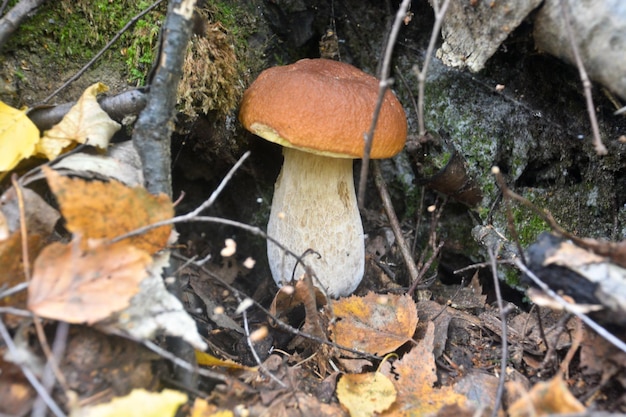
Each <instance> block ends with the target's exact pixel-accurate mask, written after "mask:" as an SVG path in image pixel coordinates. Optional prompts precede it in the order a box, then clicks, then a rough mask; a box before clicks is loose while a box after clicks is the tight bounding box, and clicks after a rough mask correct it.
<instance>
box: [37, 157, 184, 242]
mask: <svg viewBox="0 0 626 417" xmlns="http://www.w3.org/2000/svg"><path fill="white" fill-rule="evenodd" d="M43 170H44V173H45V174H46V178H47V180H48V184H49V185H50V188H51V189H52V192H53V193H54V195H55V197H56V198H57V201H58V202H59V205H60V206H61V213H63V217H64V218H65V220H66V221H67V226H66V227H67V229H68V230H69V231H70V232H72V233H74V234H79V235H80V236H81V237H83V239H84V240H83V242H84V244H86V243H87V241H88V240H89V239H112V238H115V237H117V236H120V235H123V234H125V233H127V232H130V231H132V230H135V229H137V228H139V227H143V226H147V225H149V224H152V223H156V222H158V221H161V220H166V219H170V218H171V217H172V216H173V215H174V208H173V206H172V203H171V201H170V199H169V198H168V197H167V196H166V195H164V194H159V195H157V196H154V195H152V194H150V193H149V192H148V191H147V190H146V189H145V188H143V187H135V188H130V187H127V186H125V185H123V184H121V183H119V182H117V181H110V182H101V181H85V180H83V179H80V178H68V177H65V176H63V175H60V174H59V173H57V172H56V171H54V170H52V169H50V168H46V167H44V168H43ZM171 230H172V226H170V225H167V226H161V227H157V228H155V229H151V230H149V231H147V232H145V233H143V234H142V235H139V236H134V237H131V238H128V239H127V240H126V241H127V242H128V243H130V244H131V245H132V246H135V247H137V248H139V249H142V250H144V251H146V252H148V253H149V254H154V253H155V252H157V251H159V250H161V249H163V248H164V247H165V245H166V243H167V240H168V238H169V236H170V233H171ZM84 244H83V248H84Z"/></svg>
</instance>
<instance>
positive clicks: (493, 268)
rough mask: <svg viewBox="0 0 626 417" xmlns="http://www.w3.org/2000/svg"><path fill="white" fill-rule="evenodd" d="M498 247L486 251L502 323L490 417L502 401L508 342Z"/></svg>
mask: <svg viewBox="0 0 626 417" xmlns="http://www.w3.org/2000/svg"><path fill="white" fill-rule="evenodd" d="M499 250H500V248H499V247H498V248H496V249H495V251H494V249H493V248H491V247H488V248H487V251H488V252H489V259H490V261H491V275H492V277H493V285H494V288H495V291H496V298H497V300H498V312H499V313H500V324H501V325H502V328H501V330H500V331H501V332H502V336H501V338H502V359H501V362H500V379H499V381H498V390H497V391H496V401H495V404H494V405H493V410H492V412H491V417H497V416H498V411H499V410H500V405H501V403H502V395H503V394H504V383H505V381H506V364H507V359H508V356H509V342H508V337H507V335H508V326H507V324H506V315H507V311H506V309H505V307H504V303H503V301H502V293H501V292H500V282H499V280H498V264H497V262H496V258H497V254H498V252H499Z"/></svg>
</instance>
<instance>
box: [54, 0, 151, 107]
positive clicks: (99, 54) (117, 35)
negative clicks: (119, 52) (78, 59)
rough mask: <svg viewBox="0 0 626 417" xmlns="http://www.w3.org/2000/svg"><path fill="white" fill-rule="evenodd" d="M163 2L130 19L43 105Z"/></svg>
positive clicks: (78, 76) (77, 77)
mask: <svg viewBox="0 0 626 417" xmlns="http://www.w3.org/2000/svg"><path fill="white" fill-rule="evenodd" d="M162 2H163V0H157V1H155V2H154V3H152V5H151V6H150V7H148V8H147V9H145V10H143V11H141V12H140V13H138V14H137V15H136V16H135V17H133V18H132V19H130V21H129V22H128V23H126V24H125V25H124V27H123V28H122V29H121V30H120V31H119V32H117V34H116V35H115V36H114V37H113V39H111V40H110V41H109V42H108V43H107V44H106V45H104V48H102V49H101V50H100V51H99V52H98V53H97V54H96V55H95V56H94V57H93V58H92V59H91V60H90V61H89V62H87V63H86V64H85V65H84V66H83V67H82V68H81V69H80V70H79V71H78V72H77V73H76V74H74V75H73V76H71V77H70V78H69V79H68V80H67V81H65V82H64V83H63V85H61V86H60V87H59V88H57V89H56V90H54V92H53V93H52V94H50V95H49V96H48V97H46V98H44V99H43V101H42V103H47V102H48V101H50V100H51V99H52V98H53V97H54V96H56V95H57V94H59V93H60V92H61V91H63V90H64V89H66V88H67V87H68V86H69V85H70V84H71V83H73V82H74V81H76V80H77V79H79V78H80V77H81V76H82V75H83V74H84V73H85V72H86V71H87V70H88V69H89V68H90V67H91V66H92V65H93V64H94V63H95V62H96V61H97V60H98V59H100V57H101V56H102V55H103V54H104V53H105V52H106V51H107V50H108V49H109V48H110V47H111V46H113V44H114V43H115V42H117V40H118V39H119V38H120V37H121V36H122V35H123V34H124V32H126V31H127V30H128V29H130V28H131V27H132V26H133V25H134V24H135V23H137V22H138V21H139V19H141V18H142V17H144V16H145V15H146V14H148V13H149V12H151V11H152V10H153V9H154V8H155V7H157V6H158V5H159V4H161V3H162Z"/></svg>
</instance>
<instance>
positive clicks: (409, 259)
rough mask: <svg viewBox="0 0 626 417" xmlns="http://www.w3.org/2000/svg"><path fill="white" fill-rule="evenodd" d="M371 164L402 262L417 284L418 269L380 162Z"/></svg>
mask: <svg viewBox="0 0 626 417" xmlns="http://www.w3.org/2000/svg"><path fill="white" fill-rule="evenodd" d="M372 166H373V168H374V181H375V183H376V188H378V194H379V195H380V199H381V200H382V202H383V207H384V208H385V213H386V214H387V218H388V219H389V224H390V225H391V230H393V234H394V235H395V236H396V241H397V242H398V247H399V248H400V253H402V259H404V264H405V265H406V267H407V269H408V270H409V276H410V277H411V283H412V284H414V285H417V284H416V282H417V280H418V279H417V278H418V276H419V271H418V269H417V265H415V261H414V260H413V254H412V252H411V248H410V247H409V245H408V244H407V243H406V240H405V239H404V235H403V234H402V228H401V227H400V222H399V221H398V216H396V212H395V210H394V209H393V204H392V203H391V197H390V196H389V191H387V185H386V184H385V180H384V179H383V174H382V172H381V170H380V164H379V163H378V161H373V164H372Z"/></svg>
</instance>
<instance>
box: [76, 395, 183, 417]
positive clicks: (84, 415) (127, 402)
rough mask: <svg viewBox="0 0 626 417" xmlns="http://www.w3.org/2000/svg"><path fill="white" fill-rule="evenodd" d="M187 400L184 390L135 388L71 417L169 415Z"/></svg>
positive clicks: (172, 414)
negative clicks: (122, 395)
mask: <svg viewBox="0 0 626 417" xmlns="http://www.w3.org/2000/svg"><path fill="white" fill-rule="evenodd" d="M185 402H187V395H186V394H183V393H182V392H178V391H174V390H168V389H165V390H163V391H161V392H148V391H146V390H143V389H135V390H133V391H132V392H131V393H130V394H128V395H127V396H125V397H117V398H114V399H113V400H111V402H109V403H106V404H100V405H96V406H93V407H84V408H80V409H78V410H76V411H73V412H72V413H71V414H70V417H169V416H174V415H175V414H176V410H178V407H180V406H181V405H182V404H184V403H185Z"/></svg>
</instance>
